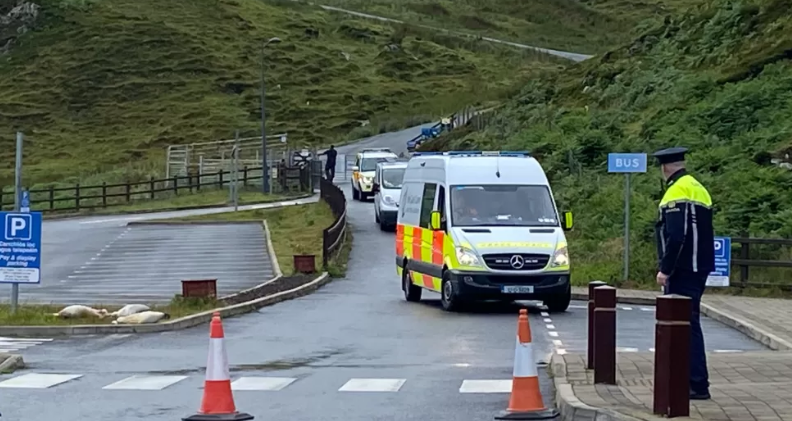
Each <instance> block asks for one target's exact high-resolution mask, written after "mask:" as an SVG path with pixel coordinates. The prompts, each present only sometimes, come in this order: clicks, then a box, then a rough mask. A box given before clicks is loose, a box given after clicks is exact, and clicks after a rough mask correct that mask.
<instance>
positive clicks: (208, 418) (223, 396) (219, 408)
mask: <svg viewBox="0 0 792 421" xmlns="http://www.w3.org/2000/svg"><path fill="white" fill-rule="evenodd" d="M224 338H225V335H223V323H222V322H221V321H220V313H217V312H215V313H214V314H213V315H212V323H211V324H210V325H209V359H208V361H207V362H206V380H205V381H204V394H203V401H201V409H200V410H198V413H197V414H195V415H192V416H190V417H187V418H182V421H248V420H252V419H253V416H252V415H250V414H246V413H244V412H237V410H236V406H235V405H234V395H233V394H232V393H231V375H230V374H229V372H228V355H227V354H226V348H225V343H224V342H223V339H224Z"/></svg>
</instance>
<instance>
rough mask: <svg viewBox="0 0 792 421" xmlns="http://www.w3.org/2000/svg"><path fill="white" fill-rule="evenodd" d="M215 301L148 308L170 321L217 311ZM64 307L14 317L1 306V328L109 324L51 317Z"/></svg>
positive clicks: (31, 308) (27, 307)
mask: <svg viewBox="0 0 792 421" xmlns="http://www.w3.org/2000/svg"><path fill="white" fill-rule="evenodd" d="M218 304H219V303H218V301H217V300H214V299H197V298H183V297H179V296H177V297H174V298H173V300H171V302H170V303H168V304H167V305H159V306H156V305H154V306H150V307H151V309H152V310H153V311H161V312H163V313H167V314H170V316H171V319H178V318H179V317H184V316H189V315H190V314H195V313H200V312H203V311H207V310H211V309H214V308H217V307H218V306H219V305H218ZM91 306H92V307H93V308H105V309H107V311H108V312H111V313H112V312H113V311H116V310H118V309H120V308H121V307H123V306H102V305H101V304H93V305H91ZM64 307H65V306H64V305H38V304H23V305H20V306H19V307H18V308H17V311H16V313H14V314H11V308H10V306H9V305H7V304H0V326H44V325H47V326H66V325H81V324H110V323H111V322H112V321H113V318H112V317H105V318H104V319H99V318H96V317H81V318H73V319H61V318H59V317H56V316H53V315H52V314H53V313H57V312H59V311H60V310H62V309H63V308H64Z"/></svg>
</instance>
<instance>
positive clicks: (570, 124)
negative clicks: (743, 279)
mask: <svg viewBox="0 0 792 421" xmlns="http://www.w3.org/2000/svg"><path fill="white" fill-rule="evenodd" d="M790 34H792V1H790V0H754V1H726V0H718V1H712V2H711V3H709V4H708V5H707V6H706V7H702V8H699V9H697V10H691V11H690V12H689V13H687V14H685V15H682V16H679V17H677V18H674V19H669V20H668V21H667V22H666V23H665V24H664V25H661V26H659V27H657V28H655V29H653V30H651V31H648V32H647V33H645V34H644V35H643V36H641V37H640V38H638V39H637V40H635V41H634V42H633V43H632V44H631V45H629V46H628V47H625V48H623V49H619V50H616V51H613V52H611V53H608V54H606V55H604V56H603V57H602V58H598V59H594V60H592V61H591V62H585V63H582V64H580V65H577V66H575V67H574V68H570V69H568V70H566V71H564V72H561V73H559V74H554V75H545V76H544V77H543V78H540V79H539V80H537V81H535V82H533V83H531V84H529V85H528V86H526V87H525V89H524V90H523V92H522V94H521V95H520V96H519V97H518V98H517V99H515V100H513V101H511V102H510V104H508V106H506V107H504V110H503V111H501V112H500V114H499V115H498V116H497V117H496V118H495V119H494V120H493V122H492V124H491V125H490V126H489V127H488V128H487V129H486V130H485V132H482V133H469V132H468V133H465V132H457V133H455V134H454V135H453V136H451V137H447V138H444V139H440V140H439V141H438V142H435V143H434V144H433V145H429V147H430V148H432V149H444V148H447V149H457V148H480V149H498V148H502V149H505V150H515V149H529V150H531V151H533V152H534V154H535V155H536V156H537V157H538V159H539V160H540V162H541V163H542V165H543V166H544V167H545V168H546V170H547V172H548V174H549V176H550V177H551V179H552V183H553V186H554V189H555V191H556V192H557V196H558V200H559V202H560V203H559V206H561V207H563V208H567V209H572V210H573V211H575V212H576V214H577V216H576V218H575V220H576V221H577V222H576V224H577V228H576V230H575V231H574V233H573V234H572V238H571V242H570V249H571V250H570V251H571V253H572V257H573V259H574V260H573V262H574V264H575V269H574V271H575V272H574V279H575V281H576V282H578V283H583V282H586V281H588V280H591V279H595V278H598V279H604V280H615V279H619V278H620V277H621V260H622V251H623V248H622V241H623V237H622V231H623V227H622V220H623V219H622V218H623V216H622V215H623V210H622V209H623V206H624V205H623V188H624V187H623V186H624V177H623V176H620V175H615V174H613V175H611V174H607V165H606V162H607V154H608V153H609V152H649V153H651V152H653V151H655V150H657V149H660V148H664V147H669V146H676V145H679V146H687V147H689V148H690V149H691V151H692V153H691V154H690V156H689V160H688V165H689V168H690V170H691V171H692V172H693V173H694V174H695V176H696V177H697V178H698V179H699V180H700V181H702V182H703V183H704V185H705V186H707V187H708V188H709V190H710V192H711V193H712V195H713V199H714V201H715V211H716V213H715V228H716V232H717V234H718V235H730V236H737V235H738V234H739V233H740V232H741V231H743V230H747V231H748V232H750V234H751V235H752V236H757V237H768V236H774V237H783V238H790V237H792V171H789V170H787V169H783V168H780V167H779V166H778V165H775V164H773V163H772V162H771V161H772V160H773V159H774V158H780V159H784V157H785V156H787V154H789V153H790V152H792V62H791V61H790V59H792V37H791V36H790ZM661 195H662V183H661V175H660V173H659V169H656V168H650V171H649V172H648V173H647V174H639V175H636V176H634V177H633V195H632V204H633V206H632V215H633V219H632V224H633V225H632V226H633V230H632V235H631V241H632V243H631V244H632V245H633V248H632V262H633V265H632V270H631V273H630V275H631V278H632V281H633V282H636V283H639V284H643V285H645V286H651V285H652V283H653V279H654V274H655V270H656V266H655V262H656V256H655V248H654V239H653V225H654V223H655V220H656V217H657V213H656V212H657V204H658V202H659V199H660V197H661ZM762 257H764V258H768V259H774V258H786V260H789V259H790V252H789V250H788V249H786V250H785V249H783V248H771V246H752V258H762ZM736 278H738V276H737V275H735V276H734V277H733V279H736ZM751 280H752V281H760V280H763V281H767V282H775V283H778V282H781V281H786V282H787V283H789V282H790V281H792V272H790V271H789V270H788V269H786V270H777V271H773V270H769V269H761V268H756V269H753V268H752V269H751Z"/></svg>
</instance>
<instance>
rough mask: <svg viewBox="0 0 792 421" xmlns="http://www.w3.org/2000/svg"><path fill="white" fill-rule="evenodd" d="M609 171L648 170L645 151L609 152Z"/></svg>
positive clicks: (629, 171)
mask: <svg viewBox="0 0 792 421" xmlns="http://www.w3.org/2000/svg"><path fill="white" fill-rule="evenodd" d="M608 172H614V173H632V172H646V154H645V153H609V154H608Z"/></svg>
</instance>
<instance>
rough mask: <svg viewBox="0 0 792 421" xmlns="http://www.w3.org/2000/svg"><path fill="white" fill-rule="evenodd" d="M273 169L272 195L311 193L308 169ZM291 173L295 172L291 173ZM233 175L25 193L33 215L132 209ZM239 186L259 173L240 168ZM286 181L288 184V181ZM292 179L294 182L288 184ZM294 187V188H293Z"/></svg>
mask: <svg viewBox="0 0 792 421" xmlns="http://www.w3.org/2000/svg"><path fill="white" fill-rule="evenodd" d="M273 168H276V171H274V173H276V174H277V175H276V176H277V180H276V181H277V182H272V183H271V184H270V185H271V186H272V192H273V193H281V192H283V191H285V190H292V191H311V190H312V187H311V185H310V176H309V169H307V168H306V169H304V170H300V175H299V183H296V180H297V177H296V176H290V175H288V174H287V172H288V170H289V169H287V170H286V171H279V169H281V167H280V166H278V167H273ZM293 170H294V169H293ZM233 174H234V173H233V171H222V170H220V171H217V172H211V173H205V174H200V175H199V174H195V175H187V176H174V177H169V178H163V179H154V178H153V177H152V178H151V179H149V180H148V181H138V182H127V183H118V184H107V183H102V184H101V185H89V186H84V185H80V184H79V183H78V184H75V185H74V186H70V187H55V186H54V185H51V186H49V188H43V189H32V190H28V193H29V195H30V196H29V197H30V207H31V210H34V211H44V212H51V211H80V210H90V209H99V208H107V207H112V206H123V205H131V204H136V203H140V202H145V201H151V200H162V199H169V198H173V197H176V196H178V195H179V194H180V193H195V192H199V191H201V190H204V189H223V188H227V187H229V186H230V185H231V184H232V183H233V181H234V180H233ZM237 175H238V176H237V179H238V183H239V184H238V185H241V186H242V187H247V186H255V185H258V186H260V185H261V176H262V169H261V167H257V168H248V167H243V168H241V169H240V170H239V171H238V173H237ZM287 179H288V180H287ZM292 179H294V180H295V182H292V183H289V180H292ZM295 184H296V185H295ZM13 206H14V193H13V191H9V189H8V188H4V189H0V210H11V209H12V208H13Z"/></svg>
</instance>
